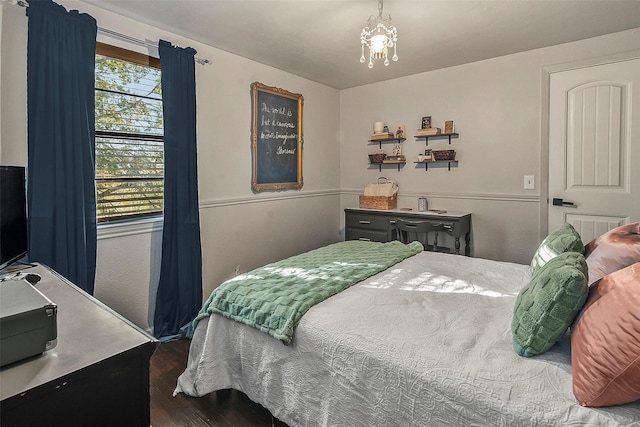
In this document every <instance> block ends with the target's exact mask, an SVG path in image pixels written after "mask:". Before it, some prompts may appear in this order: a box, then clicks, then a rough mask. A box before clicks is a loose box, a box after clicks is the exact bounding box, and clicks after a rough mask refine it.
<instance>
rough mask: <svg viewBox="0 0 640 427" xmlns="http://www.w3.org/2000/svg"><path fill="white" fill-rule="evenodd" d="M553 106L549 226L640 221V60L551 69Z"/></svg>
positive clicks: (594, 229)
mask: <svg viewBox="0 0 640 427" xmlns="http://www.w3.org/2000/svg"><path fill="white" fill-rule="evenodd" d="M634 104H636V105H635V108H633V107H634ZM549 114H550V117H549V195H548V196H549V201H550V203H549V205H548V206H549V208H548V215H549V216H548V219H549V231H551V230H554V229H556V228H558V227H559V226H560V225H562V224H563V223H565V222H568V223H570V224H572V225H574V227H575V228H576V230H578V232H579V233H580V235H581V236H582V239H583V241H585V242H588V241H590V240H591V239H593V238H594V237H597V236H599V235H600V234H602V233H604V232H606V231H608V230H610V229H612V228H615V227H616V226H618V225H621V224H626V223H629V222H635V221H640V191H639V190H638V188H639V187H640V167H638V166H637V165H640V60H638V59H634V60H629V61H622V62H617V63H611V64H605V65H597V66H593V67H588V68H580V69H575V70H569V71H563V72H558V73H554V74H552V75H551V80H550V105H549ZM553 198H561V199H563V201H565V202H567V201H568V202H572V203H573V205H561V206H554V205H553V204H552V203H551V200H553Z"/></svg>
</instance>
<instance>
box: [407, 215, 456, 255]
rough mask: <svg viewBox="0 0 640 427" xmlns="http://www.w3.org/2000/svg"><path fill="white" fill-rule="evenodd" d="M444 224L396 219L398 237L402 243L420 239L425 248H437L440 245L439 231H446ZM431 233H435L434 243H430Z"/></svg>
mask: <svg viewBox="0 0 640 427" xmlns="http://www.w3.org/2000/svg"><path fill="white" fill-rule="evenodd" d="M445 230H446V229H445V227H444V224H438V223H433V222H429V221H407V220H404V219H396V239H398V240H399V241H401V242H402V243H410V242H415V241H418V242H420V243H422V246H424V248H425V250H436V248H437V246H438V232H439V231H445ZM429 233H433V234H434V239H433V244H430V243H429Z"/></svg>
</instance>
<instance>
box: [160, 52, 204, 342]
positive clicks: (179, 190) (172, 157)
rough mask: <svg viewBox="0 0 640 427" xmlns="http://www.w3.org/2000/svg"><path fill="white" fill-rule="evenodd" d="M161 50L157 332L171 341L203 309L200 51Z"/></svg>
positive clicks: (164, 338) (189, 332)
mask: <svg viewBox="0 0 640 427" xmlns="http://www.w3.org/2000/svg"><path fill="white" fill-rule="evenodd" d="M158 50H159V52H160V69H161V71H162V106H163V112H164V162H165V163H164V168H165V169H164V226H163V232H162V264H161V266H160V280H159V283H158V292H157V294H156V307H155V313H154V322H153V333H154V335H155V336H156V337H157V338H160V339H162V340H169V339H172V338H175V337H176V336H179V335H180V334H181V329H182V327H183V326H186V327H187V329H188V325H189V324H190V323H191V321H192V320H193V318H194V317H195V315H196V314H197V313H198V311H199V310H200V307H201V306H202V252H201V247H200V214H199V212H198V169H197V150H196V76H195V61H194V60H195V54H196V51H195V50H194V49H192V48H184V49H183V48H179V47H173V46H171V43H169V42H167V41H164V40H160V43H159V45H158ZM186 334H187V336H189V335H190V334H191V331H189V330H187V333H186Z"/></svg>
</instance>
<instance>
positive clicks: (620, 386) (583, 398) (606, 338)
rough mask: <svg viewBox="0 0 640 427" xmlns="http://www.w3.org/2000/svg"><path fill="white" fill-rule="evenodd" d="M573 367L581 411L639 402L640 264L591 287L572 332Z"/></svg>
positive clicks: (606, 277) (619, 271)
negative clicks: (587, 408)
mask: <svg viewBox="0 0 640 427" xmlns="http://www.w3.org/2000/svg"><path fill="white" fill-rule="evenodd" d="M571 365H572V369H573V394H574V395H575V397H576V399H578V402H579V403H580V404H581V405H582V406H596V407H599V406H610V405H620V404H623V403H627V402H632V401H634V400H638V399H640V263H636V264H633V265H631V266H629V267H627V268H624V269H622V270H618V271H616V272H615V273H612V274H609V275H607V276H605V277H603V278H602V280H600V281H599V282H598V283H597V284H595V285H593V286H592V287H591V288H590V290H589V298H588V300H587V303H586V304H585V306H584V308H583V309H582V311H581V313H580V314H579V315H578V317H577V318H576V323H575V325H574V326H573V327H572V329H571Z"/></svg>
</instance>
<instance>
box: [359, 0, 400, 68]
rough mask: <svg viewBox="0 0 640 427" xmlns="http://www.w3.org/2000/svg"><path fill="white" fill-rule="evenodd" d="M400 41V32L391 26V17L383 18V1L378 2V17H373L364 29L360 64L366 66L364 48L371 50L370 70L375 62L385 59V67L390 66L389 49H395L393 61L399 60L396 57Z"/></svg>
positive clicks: (361, 38)
mask: <svg viewBox="0 0 640 427" xmlns="http://www.w3.org/2000/svg"><path fill="white" fill-rule="evenodd" d="M397 41H398V31H397V30H396V27H394V26H393V25H391V16H390V15H387V16H386V17H382V0H379V1H378V17H377V18H376V17H374V16H373V15H371V16H370V17H369V20H368V21H367V26H366V27H364V28H363V29H362V33H361V34H360V43H361V44H362V56H361V57H360V62H361V63H363V64H364V61H366V59H365V57H364V47H365V46H367V47H368V48H369V64H368V66H369V68H373V60H374V59H378V58H384V65H385V66H387V65H389V58H388V57H387V54H388V50H389V48H391V47H392V48H393V57H392V58H391V59H393V60H394V61H397V60H398V55H396V44H397V43H396V42H397Z"/></svg>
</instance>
